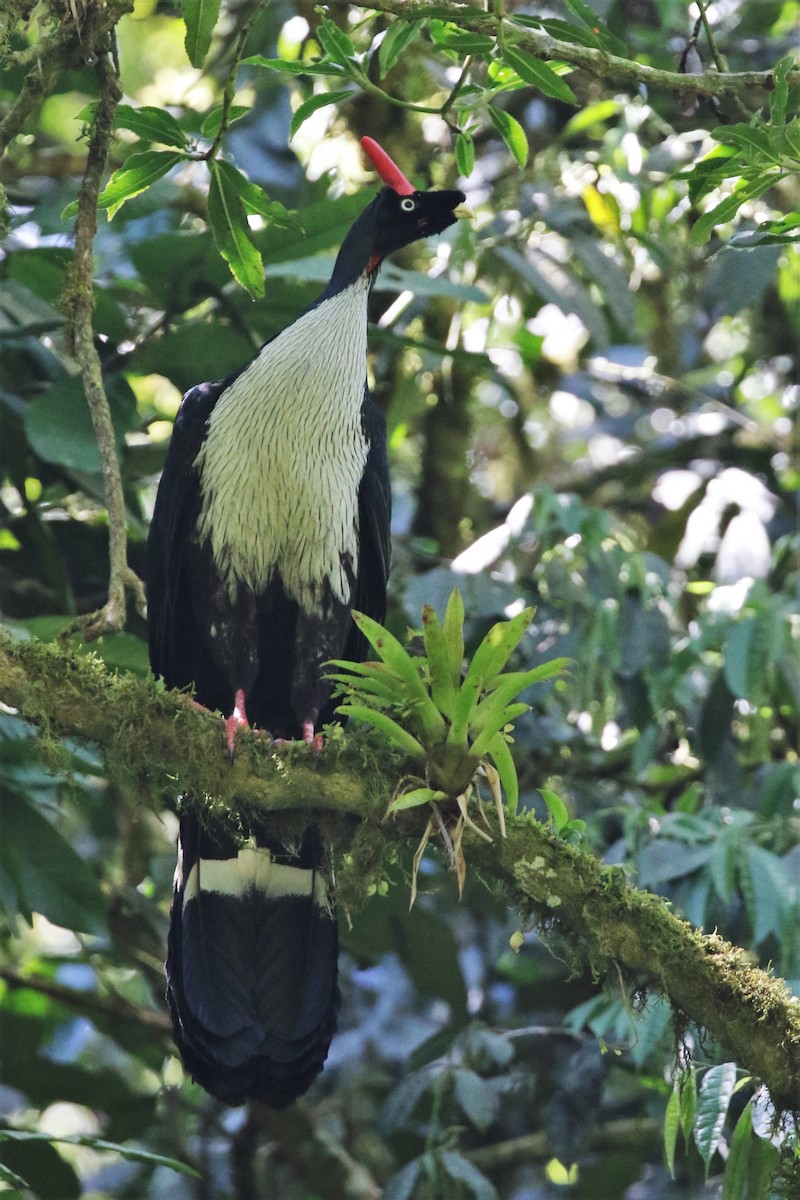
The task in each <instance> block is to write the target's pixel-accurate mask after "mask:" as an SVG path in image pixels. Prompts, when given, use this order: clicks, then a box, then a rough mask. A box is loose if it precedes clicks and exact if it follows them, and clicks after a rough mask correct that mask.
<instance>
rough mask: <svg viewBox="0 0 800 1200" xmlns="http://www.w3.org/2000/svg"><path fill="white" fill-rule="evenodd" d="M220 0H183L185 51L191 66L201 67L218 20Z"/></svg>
mask: <svg viewBox="0 0 800 1200" xmlns="http://www.w3.org/2000/svg"><path fill="white" fill-rule="evenodd" d="M219 9H220V0H183V19H184V21H185V22H186V40H185V43H184V44H185V46H186V53H187V54H188V56H189V62H190V63H191V64H192V66H193V67H202V65H203V63H204V62H205V60H206V55H207V54H208V48H209V46H210V45H211V35H212V34H213V32H214V27H215V25H216V23H217V21H218V20H219Z"/></svg>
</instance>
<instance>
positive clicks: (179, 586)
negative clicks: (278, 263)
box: [147, 379, 230, 687]
mask: <svg viewBox="0 0 800 1200" xmlns="http://www.w3.org/2000/svg"><path fill="white" fill-rule="evenodd" d="M229 382H230V380H229V379H225V380H221V381H217V382H216V383H201V384H198V386H197V387H194V388H192V389H191V391H188V392H187V393H186V395H185V396H184V397H183V400H182V401H181V406H180V409H179V410H178V415H177V417H176V418H175V425H174V428H173V431H172V440H171V441H170V444H169V450H168V451H167V459H166V462H165V463H164V470H163V473H162V475H161V483H160V485H159V489H158V495H157V497H156V504H155V509H154V511H153V520H152V522H151V525H150V534H149V537H148V541H147V609H148V634H149V642H150V665H151V667H152V669H153V673H154V674H155V675H160V676H162V677H163V679H164V681H165V683H166V684H167V687H187V686H188V685H189V684H190V683H192V682H196V681H195V680H194V678H193V675H192V673H191V668H190V664H191V663H192V660H193V659H194V657H195V655H196V653H197V649H196V631H195V630H194V622H193V616H192V609H193V606H192V597H191V563H190V558H191V555H192V553H193V551H195V550H196V537H195V534H196V527H197V517H198V514H199V511H200V481H199V477H198V473H197V470H196V469H195V465H194V464H195V460H196V458H197V455H198V454H199V452H200V449H201V447H202V445H203V442H204V440H205V436H206V432H207V426H208V418H209V416H210V415H211V412H212V410H213V408H214V405H215V404H216V402H217V400H218V399H219V397H220V396H221V395H222V393H223V392H224V390H225V388H226V387H227V386H228V384H229Z"/></svg>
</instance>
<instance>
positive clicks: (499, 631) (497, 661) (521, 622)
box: [466, 608, 539, 685]
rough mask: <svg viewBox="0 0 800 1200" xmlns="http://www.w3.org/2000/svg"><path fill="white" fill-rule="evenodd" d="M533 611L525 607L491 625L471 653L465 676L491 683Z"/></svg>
mask: <svg viewBox="0 0 800 1200" xmlns="http://www.w3.org/2000/svg"><path fill="white" fill-rule="evenodd" d="M535 611H536V610H535V609H534V608H525V609H523V610H522V612H520V613H517V615H516V616H515V617H511V619H510V620H508V621H498V622H497V623H496V624H495V625H493V626H492V628H491V629H490V630H489V632H488V633H487V634H486V636H485V638H484V639H483V641H482V642H481V644H480V645H479V646H478V648H477V650H476V651H475V653H474V654H473V656H472V661H471V662H470V664H469V668H468V670H467V675H466V678H467V679H475V678H478V679H480V680H481V682H482V684H483V685H486V684H490V683H492V682H493V680H494V678H495V676H496V675H498V674H499V673H500V672H501V671H502V670H503V667H504V666H505V665H506V663H507V662H508V660H509V658H510V657H511V655H512V654H513V652H514V650H515V649H516V647H517V645H518V644H519V642H520V641H521V640H522V638H523V637H524V636H525V633H526V632H527V630H528V627H529V626H530V623H531V621H532V620H533V614H534V612H535ZM537 669H539V668H537Z"/></svg>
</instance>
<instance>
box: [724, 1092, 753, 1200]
mask: <svg viewBox="0 0 800 1200" xmlns="http://www.w3.org/2000/svg"><path fill="white" fill-rule="evenodd" d="M752 1141H753V1102H752V1100H748V1102H747V1104H746V1105H745V1107H744V1110H743V1112H742V1114H741V1116H740V1117H739V1120H738V1121H737V1122H736V1128H735V1129H734V1131H733V1134H732V1135H731V1140H730V1144H729V1146H728V1158H727V1161H726V1163H725V1174H724V1176H723V1178H722V1200H754V1197H752V1196H751V1195H750V1193H749V1192H748V1190H747V1185H748V1175H749V1170H748V1168H749V1164H750V1146H751V1143H752Z"/></svg>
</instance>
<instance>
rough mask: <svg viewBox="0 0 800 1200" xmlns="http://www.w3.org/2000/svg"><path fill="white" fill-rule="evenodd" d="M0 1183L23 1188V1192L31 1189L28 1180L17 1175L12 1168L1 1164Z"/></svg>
mask: <svg viewBox="0 0 800 1200" xmlns="http://www.w3.org/2000/svg"><path fill="white" fill-rule="evenodd" d="M0 1181H2V1182H3V1183H10V1184H11V1185H12V1187H17V1188H21V1189H22V1190H23V1191H24V1190H25V1189H26V1188H29V1187H30V1184H29V1183H28V1182H27V1180H25V1179H23V1178H22V1176H21V1175H17V1173H16V1171H12V1170H11V1167H6V1166H4V1165H3V1163H0Z"/></svg>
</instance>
